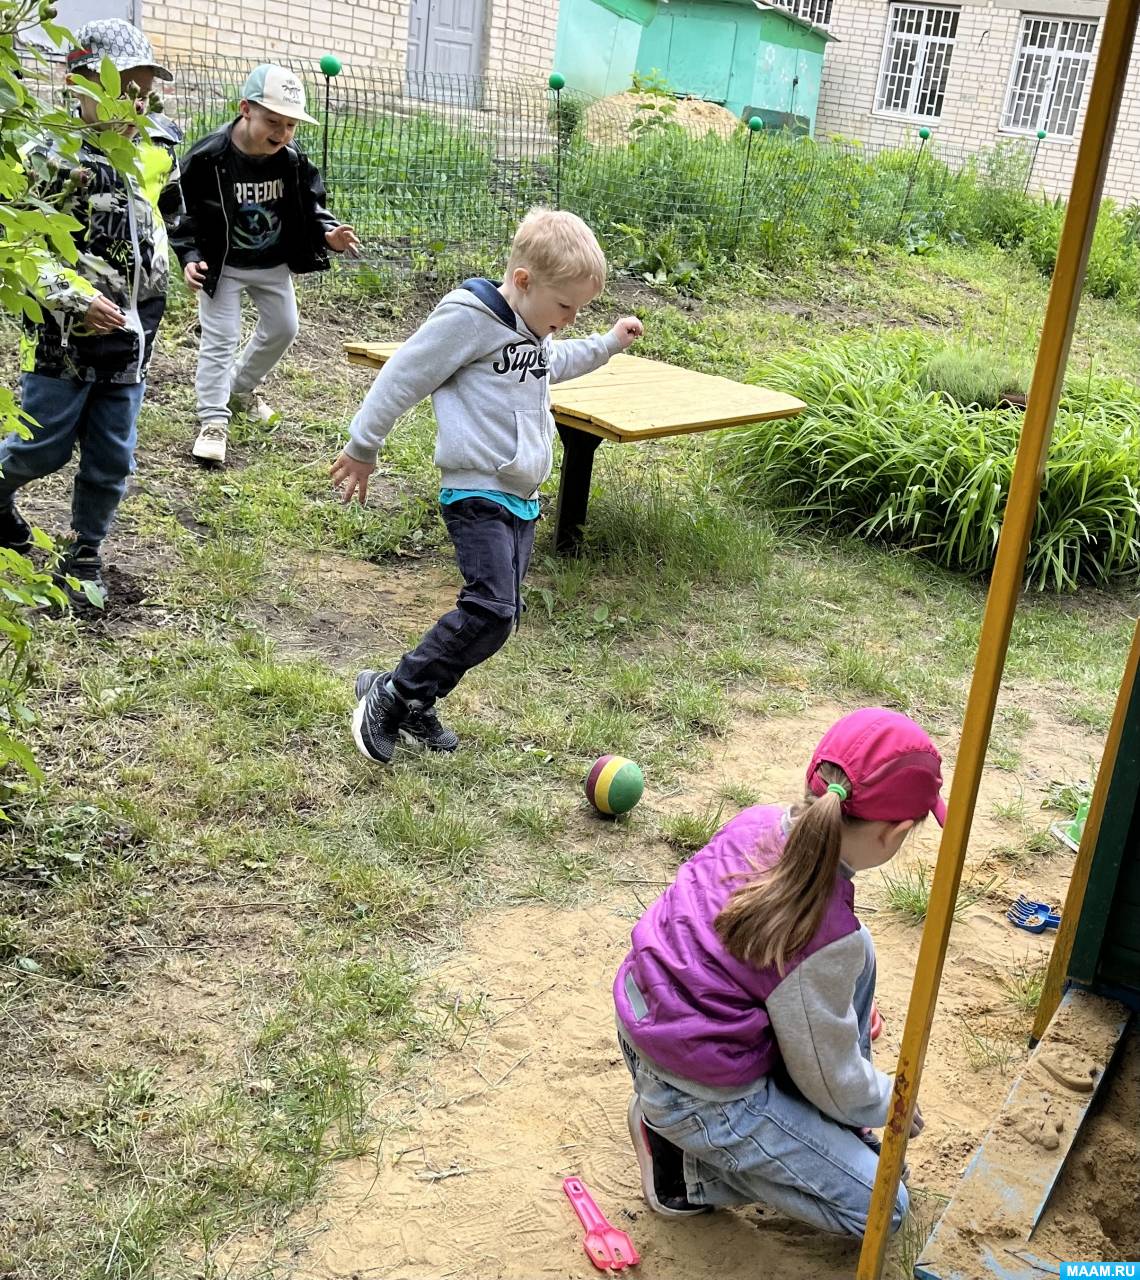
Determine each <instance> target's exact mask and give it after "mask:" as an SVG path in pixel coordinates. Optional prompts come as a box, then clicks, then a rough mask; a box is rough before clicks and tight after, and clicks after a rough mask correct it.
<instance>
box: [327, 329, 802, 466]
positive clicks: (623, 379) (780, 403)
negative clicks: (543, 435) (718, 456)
mask: <svg viewBox="0 0 1140 1280" xmlns="http://www.w3.org/2000/svg"><path fill="white" fill-rule="evenodd" d="M400 345H401V344H400V343H398V342H350V343H347V344H346V345H345V351H346V352H347V354H348V359H349V361H350V362H351V363H353V364H363V365H369V366H370V367H372V368H374V369H379V368H380V367H382V366H383V364H384V363H385V361H387V360H388V359H389V357H391V356H392V355H393V353H394V352H395V351H397V350H398V348H399V347H400ZM550 402H551V408H552V409H553V411H554V418H555V421H556V422H558V423H559V424H560V425H562V426H569V427H577V428H578V430H579V431H585V432H588V433H589V434H591V435H595V436H601V437H602V439H603V440H615V441H618V442H620V443H623V444H629V443H634V442H636V441H638V440H653V439H657V438H659V437H661V436H679V435H686V434H689V433H691V432H697V431H718V430H720V429H721V428H723V427H741V426H746V425H747V424H748V423H750V422H764V421H766V420H768V419H770V418H791V417H794V416H795V415H796V414H797V413H802V412H803V411H804V409H805V408H806V407H807V406H806V405H805V404H804V402H803V401H802V400H797V399H796V397H795V396H789V395H785V394H784V393H783V392H782V391H770V390H769V389H768V388H767V387H752V386H748V385H747V384H745V383H742V382H733V381H732V379H731V378H721V377H718V376H716V375H713V374H709V373H695V372H694V371H693V370H692V369H682V368H679V367H678V366H677V365H673V364H662V363H661V361H659V360H645V359H643V358H642V357H641V356H627V355H619V356H614V357H613V358H612V359H611V360H610V361H609V363H608V364H605V365H603V366H602V367H601V368H600V369H595V370H594V372H593V373H587V374H586V375H585V376H584V377H581V378H574V379H572V380H571V381H569V382H556V383H555V384H554V385H553V386H552V387H551V388H550Z"/></svg>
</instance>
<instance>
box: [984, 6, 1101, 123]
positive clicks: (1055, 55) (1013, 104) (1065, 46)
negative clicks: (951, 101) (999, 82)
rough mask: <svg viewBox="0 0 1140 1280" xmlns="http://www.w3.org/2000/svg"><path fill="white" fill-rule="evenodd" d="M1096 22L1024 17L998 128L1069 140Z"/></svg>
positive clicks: (1075, 119)
mask: <svg viewBox="0 0 1140 1280" xmlns="http://www.w3.org/2000/svg"><path fill="white" fill-rule="evenodd" d="M1095 41H1096V20H1095V19H1092V20H1088V19H1083V18H1044V17H1037V16H1035V15H1033V14H1028V13H1027V14H1023V15H1022V18H1021V30H1020V31H1019V32H1018V33H1017V53H1016V54H1015V55H1014V59H1013V67H1012V68H1011V69H1010V74H1009V88H1008V89H1007V90H1006V95H1005V108H1004V110H1003V111H1002V113H1001V127H1002V128H1003V129H1005V130H1007V131H1009V132H1011V133H1036V132H1037V130H1038V129H1044V130H1045V132H1046V133H1048V134H1049V135H1051V136H1052V137H1059V138H1071V137H1072V136H1073V133H1074V132H1075V130H1076V127H1077V115H1078V114H1079V112H1080V109H1081V95H1082V94H1083V93H1084V88H1085V81H1086V80H1087V79H1088V75H1089V67H1090V65H1091V63H1092V52H1093V44H1094V43H1095Z"/></svg>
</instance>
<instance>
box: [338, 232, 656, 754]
mask: <svg viewBox="0 0 1140 1280" xmlns="http://www.w3.org/2000/svg"><path fill="white" fill-rule="evenodd" d="M605 279H606V260H605V256H604V255H603V253H602V250H601V247H600V246H599V245H598V242H597V239H596V238H595V236H594V233H593V232H592V231H591V230H590V228H589V227H588V226H586V224H585V223H584V222H583V221H582V220H581V218H578V217H575V215H574V214H572V213H561V212H556V211H554V210H551V209H532V210H531V211H530V213H528V214H527V216H526V217H525V218H524V219H523V221H522V224H521V225H520V226H519V229H518V231H517V232H516V233H515V238H514V242H513V244H512V245H511V255H510V260H509V261H508V263H507V271H506V276H505V278H504V280H503V283H502V284H499V285H496V284H495V283H493V282H492V281H490V280H483V279H475V280H468V281H467V282H466V283H465V284H463V285H462V286H461V287H460V288H458V289H454V290H452V292H451V293H449V294H447V296H446V297H444V298H443V300H442V301H441V302H440V303H439V305H438V306H437V307H436V309H435V310H434V311H433V312H432V313H431V315H430V316H428V318H427V320H426V321H425V322H424V324H423V325H422V326H421V328H420V329H419V330H417V332H416V333H414V334H413V335H412V336H411V337H410V338H409V339H408V341H407V342H405V343H404V345H403V346H402V347H401V348H400V349H399V351H398V352H396V354H395V355H394V356H393V357H392V358H391V359H390V360H389V361H388V363H387V364H386V365H385V366H384V368H383V369H381V371H380V373H379V374H377V376H376V381H375V382H374V383H373V384H372V388H371V390H370V391H369V392H368V395H367V396H366V397H365V399H364V403H363V404H362V405H361V406H360V411H359V412H358V413H357V415H356V417H355V418H353V420H352V424H351V427H350V428H349V441H348V444H347V445H346V446H345V448H344V451H343V452H342V453H341V455H340V457H338V458H337V460H336V462H334V463H333V466H332V478H333V483H334V484H335V485H336V487H337V488H338V489H339V490H340V493H341V496H342V497H343V499H344V501H345V502H350V501H351V500H352V499H353V498H354V497H355V498H357V499H358V500H359V501H360V502H361V503H363V502H364V501H365V498H366V497H367V494H368V478H369V476H370V475H371V474H372V472H373V471H375V469H376V452H377V449H378V448H379V447H380V445H381V444H382V443H383V441H384V439H385V437H386V436H387V435H388V433H389V432H390V431H391V430H392V427H393V426H394V425H395V422H396V419H397V418H398V417H400V415H401V414H403V413H406V412H407V411H408V410H409V409H411V408H413V407H414V406H415V405H416V404H418V403H419V401H421V400H422V399H423V398H424V397H425V396H429V395H430V396H431V400H432V407H433V409H434V410H435V417H436V423H437V435H436V448H435V462H436V466H438V467H439V469H440V472H441V480H442V488H441V489H440V494H439V502H440V513H441V515H442V517H443V522H444V524H445V525H446V526H447V531H448V533H449V534H450V536H451V540H452V542H453V543H454V544H455V554H456V559H457V560H458V563H459V571H460V573H461V574H462V575H463V588H462V590H461V591H460V593H459V598H458V600H457V601H456V604H455V608H454V609H452V610H451V611H450V612H449V613H446V614H444V616H443V617H442V618H440V620H439V621H438V622H437V623H436V624H435V625H434V626H433V627H431V628H430V629H429V630H428V631H427V632H426V634H425V635H424V636H423V638H422V639H421V640H420V642H419V644H418V645H417V646H416V647H415V648H414V649H413V650H412V651H411V652H410V653H406V654H404V656H403V657H402V658H401V659H400V661H399V662H398V663H397V664H396V666H395V667H394V668H393V669H392V670H391V671H384V672H376V671H362V672H361V673H360V675H359V676H357V678H356V698H357V705H356V710H355V712H354V713H353V717H352V736H353V740H354V741H355V743H356V747H357V750H358V751H360V752H361V754H362V755H364V756H367V758H368V759H369V760H375V761H377V762H378V763H380V764H387V763H388V762H389V761H390V760H391V759H392V755H393V753H394V752H395V749H396V742H397V740H398V739H399V738H401V737H402V738H404V739H405V741H407V742H409V743H411V744H413V745H415V746H421V747H427V748H428V749H430V750H433V751H454V750H455V748H456V747H457V746H458V745H459V738H458V736H457V735H456V733H455V732H454V731H453V730H452V729H450V728H448V727H447V726H446V725H444V724H442V723H441V721H440V719H439V716H438V714H437V712H436V710H435V706H436V702H437V701H438V699H440V698H445V697H446V696H447V695H448V694H449V693H450V692H451V691H452V689H454V688H455V686H456V685H457V684H458V683H459V681H460V680H461V679H462V678H463V676H464V675H465V674H466V673H467V672H468V671H470V670H471V668H472V667H475V666H478V664H479V663H481V662H485V661H486V660H487V659H488V658H489V657H490V656H491V655H492V654H493V653H496V652H497V651H498V650H499V649H500V648H501V647H502V646H503V644H504V643H505V642H506V639H507V637H508V636H509V635H510V634H511V632H512V630H514V629H515V628H516V627H517V626H518V623H519V619H520V617H521V614H522V608H523V603H522V583H523V578H524V577H525V576H526V571H527V566H528V565H529V563H530V555H531V550H532V548H533V547H534V529H535V522H536V520H537V519H538V487H539V485H541V484H542V482H543V481H544V480H545V479H546V477H547V476H548V475H549V474H550V469H551V465H552V462H553V442H554V419H553V417H552V415H551V412H550V384H551V383H552V382H561V381H564V380H567V379H570V378H578V377H581V376H582V375H583V374H586V373H589V372H590V371H591V370H593V369H597V368H599V367H600V366H601V365H603V364H605V363H606V361H607V360H609V358H610V357H611V356H612V355H616V354H617V353H618V352H619V351H623V350H625V348H626V347H628V346H629V345H630V344H631V343H632V342H634V341H635V340H636V339H637V338H639V337H640V336H641V332H642V328H641V321H640V320H638V319H637V318H636V317H635V316H626V317H625V318H624V319H622V320H619V321H618V322H617V324H615V325H614V327H613V328H612V329H611V330H610V331H609V332H608V333H598V334H594V335H593V336H592V337H589V338H572V339H564V340H562V341H558V342H556V341H554V339H555V336H556V335H557V334H558V333H560V332H561V331H562V330H563V329H564V328H566V326H567V325H570V324H573V322H574V320H575V319H576V318H577V315H578V312H579V311H580V310H581V309H582V308H583V307H585V306H587V305H588V304H589V303H590V302H592V301H593V300H594V299H595V298H596V297H597V296H598V295H599V294H600V293H601V291H602V287H603V286H604V284H605Z"/></svg>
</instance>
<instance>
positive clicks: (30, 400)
mask: <svg viewBox="0 0 1140 1280" xmlns="http://www.w3.org/2000/svg"><path fill="white" fill-rule="evenodd" d="M145 391H146V383H145V382H127V383H123V382H79V381H77V380H75V379H73V378H48V377H45V376H44V375H43V374H39V373H25V374H24V375H23V377H22V378H21V379H20V405H21V407H22V409H23V410H24V412H25V413H26V414H27V415H28V417H30V418H34V419H35V422H36V424H37V425H36V426H34V427H33V428H32V438H31V439H30V440H22V439H21V438H20V437H19V436H18V435H16V434H15V433H13V434H12V435H10V436H8V438H7V439H6V440H4V441H3V442H2V443H0V506H4V507H6V506H8V505H10V504H11V502H12V498H13V495H14V494H15V493H16V490H17V489H20V488H22V487H23V486H24V485H26V484H27V483H28V482H29V481H30V480H39V479H40V478H41V477H42V476H49V475H51V474H52V473H53V472H55V471H58V470H59V469H60V468H61V467H63V466H66V465H67V463H68V462H69V461H70V459H71V455H72V453H74V451H75V446H76V444H78V445H79V469H78V471H77V472H76V474H75V485H74V487H73V489H72V492H71V527H72V529H74V530H75V536H76V538H77V539H78V540H79V541H80V542H85V543H87V544H89V545H90V546H93V547H97V546H98V545H99V544H100V543H101V542H102V541H103V539H104V538H105V537H106V536H107V530H108V529H110V527H111V522H112V521H113V520H114V518H115V512H116V511H117V510H118V509H119V503H120V502H121V501H122V500H123V494H124V493H125V492H126V490H127V477H128V476H129V475H130V474H131V472H132V471H134V469H135V444H136V442H137V438H138V436H137V422H138V416H139V408H140V406H141V405H142V400H143V393H144V392H145Z"/></svg>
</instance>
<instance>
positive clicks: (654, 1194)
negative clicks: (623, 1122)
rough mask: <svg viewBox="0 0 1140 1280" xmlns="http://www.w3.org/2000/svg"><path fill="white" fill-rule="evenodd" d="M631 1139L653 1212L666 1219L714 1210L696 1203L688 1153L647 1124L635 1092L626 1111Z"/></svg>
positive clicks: (642, 1187) (643, 1190)
mask: <svg viewBox="0 0 1140 1280" xmlns="http://www.w3.org/2000/svg"><path fill="white" fill-rule="evenodd" d="M626 1119H627V1120H628V1122H629V1139H630V1141H631V1142H632V1143H633V1152H634V1155H636V1156H637V1167H638V1168H639V1169H640V1170H641V1194H642V1195H643V1196H644V1197H645V1203H646V1204H647V1205H648V1206H649V1207H650V1208H651V1209H652V1210H653V1212H654V1213H659V1214H661V1216H662V1217H665V1218H691V1217H693V1216H694V1215H695V1214H698V1213H711V1212H712V1206H711V1205H705V1204H693V1203H692V1202H691V1201H690V1200H689V1196H688V1190H687V1189H686V1187H685V1153H684V1152H683V1151H682V1150H681V1148H680V1147H675V1146H674V1145H673V1144H672V1143H671V1142H667V1141H666V1140H665V1139H664V1138H663V1137H662V1136H661V1135H660V1134H659V1133H654V1132H653V1130H652V1129H651V1128H650V1127H649V1126H648V1125H647V1124H646V1123H645V1117H644V1116H643V1115H642V1114H641V1103H640V1102H639V1101H638V1099H637V1094H636V1093H635V1094H634V1095H633V1097H632V1098H630V1100H629V1110H628V1111H627V1112H626Z"/></svg>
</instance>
